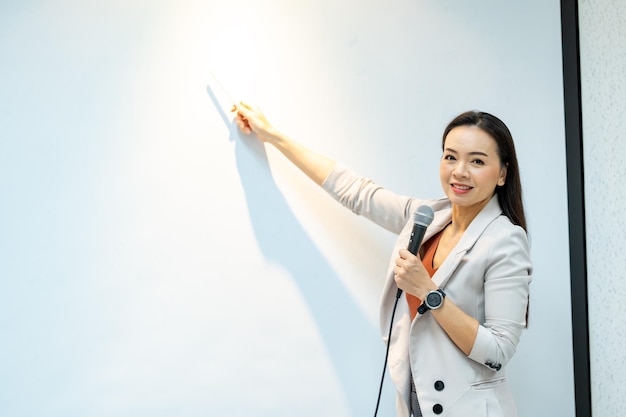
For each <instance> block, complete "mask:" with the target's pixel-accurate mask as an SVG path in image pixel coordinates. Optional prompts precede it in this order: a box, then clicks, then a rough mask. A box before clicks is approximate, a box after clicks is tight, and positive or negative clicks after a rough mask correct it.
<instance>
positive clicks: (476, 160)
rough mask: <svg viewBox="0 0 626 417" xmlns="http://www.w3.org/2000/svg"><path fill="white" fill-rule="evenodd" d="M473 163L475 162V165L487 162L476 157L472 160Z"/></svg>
mask: <svg viewBox="0 0 626 417" xmlns="http://www.w3.org/2000/svg"><path fill="white" fill-rule="evenodd" d="M472 163H473V164H475V165H484V164H485V163H484V162H483V161H482V160H480V159H474V160H473V161H472Z"/></svg>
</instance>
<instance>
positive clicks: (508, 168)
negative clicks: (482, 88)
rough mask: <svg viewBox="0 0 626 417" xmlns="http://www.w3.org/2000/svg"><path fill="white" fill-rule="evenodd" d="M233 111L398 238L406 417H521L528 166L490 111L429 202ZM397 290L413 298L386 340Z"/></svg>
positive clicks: (397, 337) (395, 351)
mask: <svg viewBox="0 0 626 417" xmlns="http://www.w3.org/2000/svg"><path fill="white" fill-rule="evenodd" d="M233 111H236V118H235V121H236V123H237V124H238V126H239V127H240V129H241V130H242V131H243V132H244V133H246V134H250V133H251V132H254V133H255V134H256V135H257V136H258V137H259V138H260V139H261V140H262V141H263V142H266V143H270V144H272V145H273V146H275V147H276V148H277V149H278V150H279V151H281V152H282V153H283V154H284V155H285V156H286V157H287V158H288V159H289V160H291V161H292V162H293V163H294V164H295V165H296V166H297V167H298V168H299V169H301V170H302V171H303V172H304V173H305V174H306V175H308V176H309V177H310V178H311V179H312V180H313V181H315V182H316V183H317V184H319V185H321V186H322V187H324V189H326V190H327V191H328V192H329V193H330V194H331V195H332V196H333V197H334V198H335V199H337V201H339V202H340V203H342V204H343V205H344V206H346V207H347V208H349V209H351V210H352V211H353V212H355V213H356V214H360V215H363V216H366V217H367V218H369V219H370V220H372V221H374V222H376V223H377V224H379V225H380V226H382V227H385V228H386V229H388V230H390V231H392V232H394V233H397V234H398V235H399V236H398V239H397V241H396V244H395V248H394V251H393V255H392V259H391V262H390V266H389V274H388V279H387V282H386V285H385V289H384V293H383V298H382V305H381V328H382V334H383V339H385V342H386V343H388V344H389V357H388V361H389V372H390V375H391V378H392V379H393V381H394V383H395V385H396V389H397V402H396V404H397V405H396V408H397V414H398V416H401V417H408V416H410V415H413V416H421V415H424V416H436V415H441V416H451V417H452V416H459V417H460V416H463V417H465V416H472V417H477V416H503V417H511V416H515V415H516V411H515V404H514V401H513V398H512V396H511V394H510V392H509V389H508V387H507V383H506V378H505V365H506V364H507V362H508V361H509V360H510V359H511V357H512V356H513V354H514V352H515V348H516V346H517V343H518V342H519V338H520V336H521V333H522V330H523V329H524V328H525V326H526V312H527V308H528V294H529V288H528V287H529V284H530V281H531V271H532V265H531V261H530V255H529V252H530V251H529V246H528V238H527V233H526V221H525V217H524V209H523V205H522V196H521V183H520V177H519V169H518V164H517V157H516V155H515V148H514V145H513V139H512V137H511V134H510V132H509V130H508V129H507V127H506V126H505V125H504V123H503V122H502V121H501V120H500V119H498V118H497V117H495V116H493V115H490V114H488V113H481V112H467V113H463V114H461V115H459V116H458V117H456V118H455V119H454V120H452V122H450V124H449V125H448V126H447V128H446V129H445V131H444V134H443V140H442V148H443V156H442V158H441V163H440V169H439V175H440V179H441V185H442V188H443V191H444V194H445V195H446V197H445V198H441V199H438V200H430V201H424V200H418V199H414V198H410V197H405V196H399V195H396V194H394V193H392V192H390V191H388V190H385V189H383V188H382V187H380V186H378V185H376V184H375V183H373V182H372V181H370V180H368V179H366V178H363V177H360V176H358V175H356V174H355V173H353V172H351V171H350V170H348V169H347V168H345V167H344V166H342V165H340V164H337V163H335V161H333V160H331V159H329V158H327V157H325V156H323V155H320V154H318V153H315V152H313V151H311V150H309V149H307V148H305V147H304V146H302V145H301V144H299V143H297V142H296V141H293V140H292V139H290V138H288V137H287V136H285V135H283V134H282V133H281V132H279V131H278V130H276V129H275V128H274V127H273V126H272V125H271V124H270V123H269V122H268V121H267V119H266V118H265V116H264V115H263V113H262V112H261V111H260V110H259V109H258V108H255V107H253V106H250V105H247V104H244V103H241V104H239V105H236V106H235V108H234V109H233ZM423 204H426V205H429V206H430V207H431V208H432V209H433V210H434V213H435V216H434V221H433V222H432V224H431V225H430V226H429V227H428V229H427V230H426V233H425V236H424V243H423V244H422V246H421V248H420V251H419V253H418V255H417V256H416V255H413V254H412V253H411V252H409V251H408V250H407V249H405V248H406V247H407V244H408V241H409V238H410V234H411V231H412V228H413V217H412V216H413V213H414V212H415V211H416V209H417V208H418V207H419V206H420V205H423ZM398 289H400V290H403V292H404V296H402V299H401V300H400V303H399V304H398V307H397V312H396V314H395V319H394V323H393V332H392V333H391V340H386V339H387V334H388V331H389V326H390V320H391V317H392V311H393V308H394V304H395V302H396V296H397V294H398ZM427 296H428V298H426V297H427ZM425 299H427V300H429V302H423V301H422V300H425Z"/></svg>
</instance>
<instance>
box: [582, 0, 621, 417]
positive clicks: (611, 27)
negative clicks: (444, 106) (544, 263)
mask: <svg viewBox="0 0 626 417" xmlns="http://www.w3.org/2000/svg"><path fill="white" fill-rule="evenodd" d="M579 25H580V60H581V87H582V109H583V141H584V170H585V217H586V229H587V274H588V276H587V280H588V284H587V286H588V300H589V324H590V326H589V350H590V356H591V395H592V397H591V399H592V411H593V415H594V416H600V417H602V416H617V415H623V414H624V405H623V403H624V395H625V394H626V388H625V387H626V378H625V375H626V362H625V361H624V354H623V347H624V344H625V343H626V330H625V329H624V316H625V314H626V310H625V305H624V302H623V300H624V299H625V298H626V257H625V256H624V253H625V252H626V239H624V234H623V232H622V231H621V230H623V228H624V227H626V224H625V222H624V213H625V212H626V197H625V196H624V193H623V192H622V186H621V185H622V182H623V179H624V178H626V165H624V163H623V161H624V160H626V142H624V137H623V136H624V129H625V128H626V125H625V123H624V118H625V117H624V116H625V111H626V106H625V104H626V101H625V100H624V97H626V76H625V75H624V74H626V53H625V52H624V51H625V48H624V45H625V44H626V29H625V25H626V4H625V3H624V2H623V1H619V0H613V1H611V0H593V1H589V0H588V1H580V2H579Z"/></svg>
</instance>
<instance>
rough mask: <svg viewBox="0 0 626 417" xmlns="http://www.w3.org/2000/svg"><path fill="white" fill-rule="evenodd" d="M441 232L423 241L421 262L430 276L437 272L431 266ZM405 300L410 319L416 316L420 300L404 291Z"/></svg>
mask: <svg viewBox="0 0 626 417" xmlns="http://www.w3.org/2000/svg"><path fill="white" fill-rule="evenodd" d="M441 234H442V232H439V233H437V234H436V235H435V236H433V237H432V238H430V240H429V241H428V242H426V243H424V257H423V258H422V264H423V265H424V268H426V271H428V275H430V277H431V278H432V277H433V275H435V272H437V268H433V258H434V257H435V252H436V251H437V247H438V246H439V240H440V239H441ZM406 300H407V301H408V303H409V312H410V313H411V320H413V319H414V318H415V316H417V308H418V307H419V306H420V305H421V304H422V300H420V299H419V298H417V297H416V296H414V295H411V294H409V293H408V292H407V293H406Z"/></svg>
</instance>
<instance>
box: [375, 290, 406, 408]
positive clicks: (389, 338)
mask: <svg viewBox="0 0 626 417" xmlns="http://www.w3.org/2000/svg"><path fill="white" fill-rule="evenodd" d="M401 294H402V291H401V290H398V292H397V293H396V302H395V303H394V305H393V311H392V312H391V322H390V323H389V335H388V336H387V349H386V350H385V363H384V365H383V374H382V375H381V377H380V387H379V388H378V400H376V410H375V411H374V417H376V416H377V415H378V406H379V405H380V397H381V395H382V392H383V382H384V381H385V371H386V370H387V360H388V359H389V345H390V344H391V330H392V329H393V318H394V317H395V315H396V308H397V307H398V300H400V295H401Z"/></svg>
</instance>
